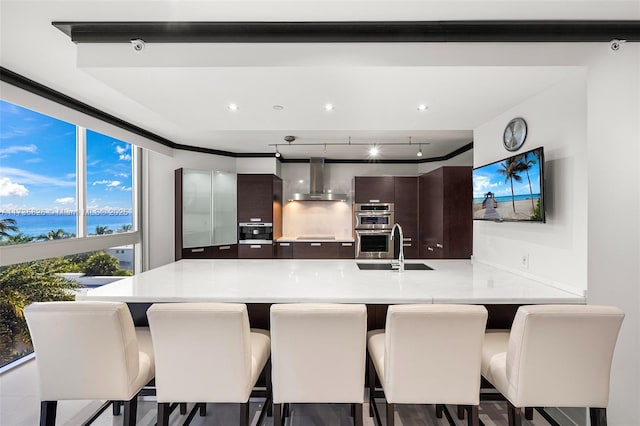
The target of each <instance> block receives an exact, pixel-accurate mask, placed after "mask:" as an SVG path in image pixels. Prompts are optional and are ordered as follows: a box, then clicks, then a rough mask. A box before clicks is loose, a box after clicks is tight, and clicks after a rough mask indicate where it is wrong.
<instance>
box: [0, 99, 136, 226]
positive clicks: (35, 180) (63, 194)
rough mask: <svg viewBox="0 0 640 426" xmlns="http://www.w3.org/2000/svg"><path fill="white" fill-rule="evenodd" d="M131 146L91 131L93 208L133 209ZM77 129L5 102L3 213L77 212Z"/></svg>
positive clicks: (0, 119) (0, 135)
mask: <svg viewBox="0 0 640 426" xmlns="http://www.w3.org/2000/svg"><path fill="white" fill-rule="evenodd" d="M131 155H132V153H131V145H130V144H127V143H125V142H123V141H120V140H118V139H114V138H111V137H108V136H105V135H102V134H100V133H97V132H93V131H91V130H87V209H89V210H93V209H123V208H124V209H130V208H131V182H132V179H131V171H132V170H131V165H132V162H131ZM75 158H76V127H75V125H74V124H70V123H66V122H64V121H61V120H58V119H55V118H52V117H49V116H46V115H43V114H40V113H37V112H34V111H31V110H28V109H26V108H23V107H20V106H18V105H14V104H11V103H9V102H6V101H3V100H0V211H2V212H7V211H15V210H18V211H22V210H30V209H34V210H47V212H48V213H52V212H60V211H69V210H71V211H75V209H76V160H75Z"/></svg>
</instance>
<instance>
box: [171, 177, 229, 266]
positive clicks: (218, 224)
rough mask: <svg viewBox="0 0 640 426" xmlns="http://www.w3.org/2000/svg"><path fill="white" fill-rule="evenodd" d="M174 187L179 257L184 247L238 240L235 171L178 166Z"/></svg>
mask: <svg viewBox="0 0 640 426" xmlns="http://www.w3.org/2000/svg"><path fill="white" fill-rule="evenodd" d="M175 189H176V192H175V194H176V224H175V226H176V256H177V257H178V253H182V252H183V250H184V249H189V248H203V247H211V246H219V245H225V244H237V239H238V237H237V231H238V222H237V178H236V174H235V173H227V172H220V171H211V170H194V169H178V170H176V188H175ZM194 253H195V252H194ZM203 253H204V252H203Z"/></svg>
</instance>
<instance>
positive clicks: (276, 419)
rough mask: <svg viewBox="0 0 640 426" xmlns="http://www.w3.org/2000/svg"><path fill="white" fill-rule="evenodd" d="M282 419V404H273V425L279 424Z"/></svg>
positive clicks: (278, 425)
mask: <svg viewBox="0 0 640 426" xmlns="http://www.w3.org/2000/svg"><path fill="white" fill-rule="evenodd" d="M282 419H283V417H282V404H273V426H280V425H281V424H282Z"/></svg>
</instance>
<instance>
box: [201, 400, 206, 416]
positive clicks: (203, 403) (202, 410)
mask: <svg viewBox="0 0 640 426" xmlns="http://www.w3.org/2000/svg"><path fill="white" fill-rule="evenodd" d="M206 415H207V403H206V402H201V403H200V417H204V416H206Z"/></svg>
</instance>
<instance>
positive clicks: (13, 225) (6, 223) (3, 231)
mask: <svg viewBox="0 0 640 426" xmlns="http://www.w3.org/2000/svg"><path fill="white" fill-rule="evenodd" d="M7 231H11V232H18V231H19V229H18V225H17V222H16V220H15V219H10V218H8V219H0V238H9V237H10V236H11V235H10V234H9V233H8V232H7Z"/></svg>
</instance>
